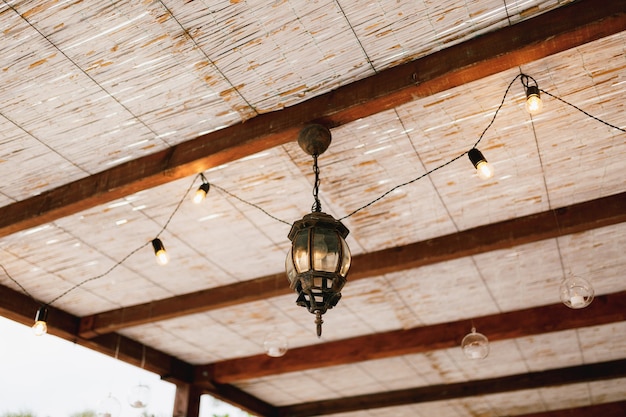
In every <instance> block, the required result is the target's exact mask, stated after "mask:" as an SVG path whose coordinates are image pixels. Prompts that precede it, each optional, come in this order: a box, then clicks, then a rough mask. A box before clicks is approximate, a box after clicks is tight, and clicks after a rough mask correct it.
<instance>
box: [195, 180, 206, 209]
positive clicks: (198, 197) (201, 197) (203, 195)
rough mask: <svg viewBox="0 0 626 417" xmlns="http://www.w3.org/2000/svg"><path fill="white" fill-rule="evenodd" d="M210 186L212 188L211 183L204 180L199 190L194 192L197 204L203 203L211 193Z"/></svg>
mask: <svg viewBox="0 0 626 417" xmlns="http://www.w3.org/2000/svg"><path fill="white" fill-rule="evenodd" d="M209 188H210V185H209V183H208V182H203V183H202V185H201V186H200V187H199V188H198V190H197V191H196V193H195V194H194V196H193V202H194V203H195V204H200V203H202V201H204V199H205V198H206V196H207V194H208V193H209Z"/></svg>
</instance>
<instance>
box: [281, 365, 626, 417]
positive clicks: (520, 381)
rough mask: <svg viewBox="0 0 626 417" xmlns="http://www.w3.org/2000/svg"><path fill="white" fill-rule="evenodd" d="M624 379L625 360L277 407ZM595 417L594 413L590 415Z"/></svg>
mask: <svg viewBox="0 0 626 417" xmlns="http://www.w3.org/2000/svg"><path fill="white" fill-rule="evenodd" d="M623 377H626V359H621V360H615V361H610V362H602V363H595V364H591V365H580V366H573V367H570V368H562V369H552V370H548V371H542V372H530V373H527V374H522V375H510V376H505V377H500V378H490V379H483V380H478V381H470V382H459V383H454V384H445V385H443V384H442V385H431V386H426V387H420V388H410V389H403V390H398V391H390V392H380V393H374V394H366V395H358V396H354V397H348V398H346V397H343V398H338V399H333V400H324V401H316V402H310V403H303V404H297V405H292V406H286V407H280V408H279V415H280V416H281V417H310V416H320V415H325V414H335V413H347V412H350V411H358V410H371V409H375V408H382V407H395V406H401V405H408V404H418V403H425V402H430V401H442V400H450V399H457V398H467V397H473V396H481V395H489V394H496V393H501V392H510V391H521V390H528V389H534V388H543V387H551V386H558V385H567V384H576V383H582V382H594V381H603V380H608V379H614V378H623ZM591 415H595V414H591Z"/></svg>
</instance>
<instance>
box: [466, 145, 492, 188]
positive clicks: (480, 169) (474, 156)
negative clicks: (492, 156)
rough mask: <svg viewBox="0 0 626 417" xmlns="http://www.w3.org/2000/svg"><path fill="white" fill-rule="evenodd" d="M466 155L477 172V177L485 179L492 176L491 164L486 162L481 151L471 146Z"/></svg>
mask: <svg viewBox="0 0 626 417" xmlns="http://www.w3.org/2000/svg"><path fill="white" fill-rule="evenodd" d="M467 156H469V159H470V161H471V162H472V165H474V168H476V173H477V174H478V177H479V178H481V179H483V180H487V179H489V178H491V177H493V174H494V169H493V166H491V164H489V163H488V162H487V159H486V158H485V157H484V156H483V154H482V152H481V151H479V150H478V149H476V148H472V149H470V150H469V152H468V153H467Z"/></svg>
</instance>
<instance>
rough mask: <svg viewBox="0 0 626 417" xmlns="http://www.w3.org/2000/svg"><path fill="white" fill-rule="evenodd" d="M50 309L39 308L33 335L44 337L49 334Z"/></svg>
mask: <svg viewBox="0 0 626 417" xmlns="http://www.w3.org/2000/svg"><path fill="white" fill-rule="evenodd" d="M47 320H48V309H47V308H46V307H39V309H38V310H37V314H36V315H35V324H33V333H34V334H35V336H43V335H44V334H46V333H48V324H47V322H46V321H47Z"/></svg>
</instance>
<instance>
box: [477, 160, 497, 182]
mask: <svg viewBox="0 0 626 417" xmlns="http://www.w3.org/2000/svg"><path fill="white" fill-rule="evenodd" d="M476 172H477V173H478V176H479V177H480V178H481V179H483V180H488V179H489V178H491V177H493V173H494V171H493V166H491V165H490V164H489V163H488V162H487V161H481V162H479V163H478V165H476Z"/></svg>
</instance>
